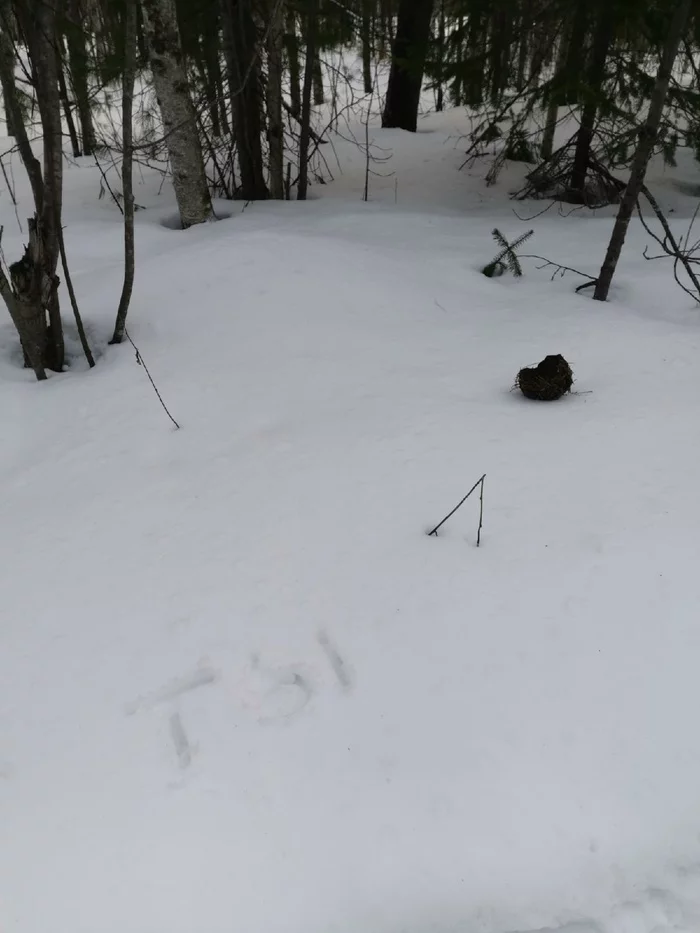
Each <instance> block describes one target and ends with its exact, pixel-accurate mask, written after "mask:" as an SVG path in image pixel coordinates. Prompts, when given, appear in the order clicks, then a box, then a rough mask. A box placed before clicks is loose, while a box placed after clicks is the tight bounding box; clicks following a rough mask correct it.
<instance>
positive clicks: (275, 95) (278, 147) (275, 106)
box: [266, 0, 284, 201]
mask: <svg viewBox="0 0 700 933" xmlns="http://www.w3.org/2000/svg"><path fill="white" fill-rule="evenodd" d="M267 14H268V17H269V25H268V34H267V88H266V96H267V101H266V102H267V144H268V148H269V151H270V154H269V161H270V166H269V172H270V195H271V196H272V197H273V198H275V199H276V200H279V201H282V200H284V123H283V122H282V78H283V71H284V63H283V61H282V52H283V41H284V23H283V20H282V8H281V4H279V3H278V2H276V0H273V2H272V3H271V4H269V6H268V11H267Z"/></svg>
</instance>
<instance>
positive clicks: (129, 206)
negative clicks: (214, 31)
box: [110, 0, 136, 343]
mask: <svg viewBox="0 0 700 933" xmlns="http://www.w3.org/2000/svg"><path fill="white" fill-rule="evenodd" d="M135 78H136V0H126V10H125V13H124V63H123V72H122V145H123V148H124V153H123V155H122V194H123V196H124V283H123V285H122V293H121V297H120V299H119V307H118V308H117V320H116V322H115V324H114V333H113V334H112V339H111V340H110V343H121V342H122V340H123V339H124V332H125V331H126V316H127V314H128V311H129V304H130V302H131V293H132V291H133V288H134V272H135V269H136V261H135V251H134V175H133V164H134V124H133V111H134V81H135Z"/></svg>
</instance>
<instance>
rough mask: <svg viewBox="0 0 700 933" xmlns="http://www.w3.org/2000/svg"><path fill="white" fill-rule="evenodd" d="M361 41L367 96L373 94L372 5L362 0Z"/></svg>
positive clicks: (363, 79)
mask: <svg viewBox="0 0 700 933" xmlns="http://www.w3.org/2000/svg"><path fill="white" fill-rule="evenodd" d="M360 39H361V41H362V81H363V84H364V88H365V94H371V93H372V3H371V2H370V0H362V18H361V19H360Z"/></svg>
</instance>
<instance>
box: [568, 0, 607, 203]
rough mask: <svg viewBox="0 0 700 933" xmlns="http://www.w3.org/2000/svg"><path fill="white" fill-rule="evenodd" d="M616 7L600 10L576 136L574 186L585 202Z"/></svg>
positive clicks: (571, 185) (572, 174) (572, 188)
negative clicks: (585, 97) (585, 98)
mask: <svg viewBox="0 0 700 933" xmlns="http://www.w3.org/2000/svg"><path fill="white" fill-rule="evenodd" d="M614 22H615V20H614V10H613V6H612V3H606V5H605V7H604V8H603V9H602V11H601V12H600V14H599V18H598V25H597V27H596V30H595V34H594V36H593V48H592V49H591V60H590V66H589V68H588V80H587V82H586V83H587V85H588V86H587V88H586V95H587V100H586V101H585V102H584V104H583V108H582V110H581V123H580V125H579V128H578V135H577V137H576V149H575V152H574V164H573V167H572V169H571V184H570V187H571V190H572V191H573V192H575V193H576V194H578V195H579V196H580V197H581V201H582V203H585V188H586V176H587V174H588V166H589V164H590V160H591V146H592V144H593V136H594V134H595V118H596V114H597V113H598V104H599V101H598V95H599V94H600V92H601V89H602V86H603V81H604V79H605V63H606V61H607V58H608V50H609V48H610V43H611V42H612V38H613V27H614Z"/></svg>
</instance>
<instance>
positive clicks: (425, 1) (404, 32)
mask: <svg viewBox="0 0 700 933" xmlns="http://www.w3.org/2000/svg"><path fill="white" fill-rule="evenodd" d="M432 15H433V0H401V2H400V4H399V15H398V25H397V28H396V36H395V38H394V41H393V43H392V50H391V70H390V72H389V85H388V88H387V93H386V101H385V104H384V113H383V115H382V126H384V127H396V128H398V129H402V130H408V131H409V132H411V133H415V132H416V130H417V128H418V108H419V106H420V95H421V90H422V87H423V72H424V69H425V57H426V54H427V51H428V42H429V38H430V21H431V19H432Z"/></svg>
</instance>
